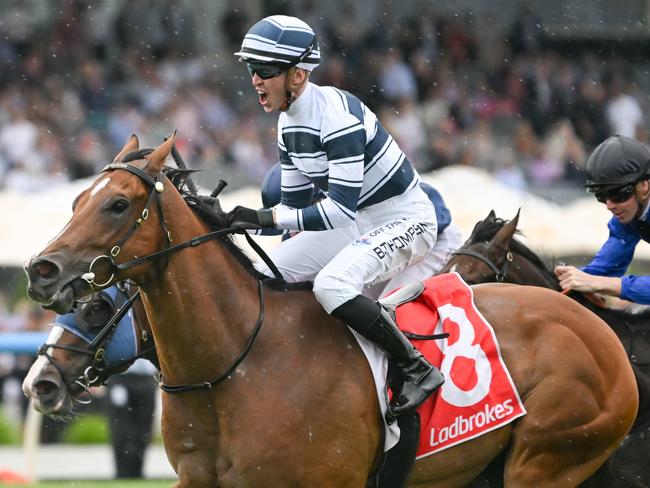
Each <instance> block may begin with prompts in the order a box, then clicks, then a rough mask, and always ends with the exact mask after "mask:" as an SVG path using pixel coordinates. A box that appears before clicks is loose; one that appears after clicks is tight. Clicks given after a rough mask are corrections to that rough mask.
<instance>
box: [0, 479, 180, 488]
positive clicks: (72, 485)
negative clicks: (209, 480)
mask: <svg viewBox="0 0 650 488" xmlns="http://www.w3.org/2000/svg"><path fill="white" fill-rule="evenodd" d="M174 483H175V480H107V481H97V480H93V481H84V480H73V481H42V482H39V483H32V484H3V483H1V482H0V487H2V488H5V487H15V488H18V487H20V488H170V487H171V486H172V485H173V484H174Z"/></svg>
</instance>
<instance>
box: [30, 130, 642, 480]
mask: <svg viewBox="0 0 650 488" xmlns="http://www.w3.org/2000/svg"><path fill="white" fill-rule="evenodd" d="M173 140H174V138H173V137H170V138H169V139H168V140H167V141H166V142H165V143H163V144H162V145H160V146H159V147H158V148H156V149H155V150H154V151H153V152H151V153H148V154H146V155H142V154H138V155H137V157H136V159H135V160H132V161H130V160H131V159H132V157H133V155H132V153H133V151H136V150H137V149H138V141H137V138H135V136H133V137H132V138H131V139H130V140H129V142H128V143H127V144H126V146H125V147H124V148H123V149H122V151H121V152H120V153H119V154H118V156H117V157H116V158H115V160H116V161H118V164H113V165H110V166H109V167H108V168H107V169H106V170H105V171H104V172H103V173H102V174H101V175H100V176H99V177H98V178H97V180H96V181H95V182H94V183H93V184H92V186H91V187H90V188H89V189H88V190H86V191H84V192H82V193H81V194H80V195H79V196H78V197H77V199H76V201H75V205H74V212H73V216H72V218H71V220H70V222H69V223H68V224H67V225H66V227H65V228H64V229H63V230H62V231H61V232H60V233H59V234H58V235H57V236H56V237H55V238H54V239H53V240H52V241H51V242H50V243H49V244H48V245H47V247H46V248H45V249H44V250H43V251H42V252H41V253H40V254H39V255H38V256H36V257H34V258H33V259H32V260H31V261H30V263H29V264H28V266H27V267H26V271H27V273H28V276H29V279H30V284H29V295H30V297H31V298H33V299H34V300H36V301H38V302H40V303H41V304H43V305H44V306H46V307H48V308H51V309H54V310H57V311H59V312H67V311H68V310H70V308H71V307H72V305H73V302H74V300H75V299H76V298H79V297H81V296H83V295H85V294H87V293H88V292H89V289H88V286H87V283H88V282H91V283H95V284H97V283H102V284H104V286H107V284H108V282H110V281H111V279H112V280H124V279H127V278H129V279H131V280H133V281H135V282H136V283H138V284H139V285H140V289H141V291H142V296H143V301H144V304H145V309H146V312H147V317H148V318H149V320H150V322H151V327H152V330H153V334H154V338H155V342H156V346H157V352H158V357H159V360H160V366H161V371H162V374H163V379H164V381H165V383H166V384H168V385H194V386H195V387H196V388H197V389H192V390H189V391H184V392H182V393H177V394H172V393H166V394H164V395H163V419H162V422H163V426H162V429H163V437H164V442H165V448H166V450H167V453H168V457H169V459H170V461H171V464H172V466H173V468H174V469H175V470H176V472H177V473H178V476H179V482H178V484H177V486H183V487H186V486H187V487H203V486H205V487H208V486H223V487H259V486H273V487H315V486H318V487H337V488H339V487H363V486H365V484H366V480H367V479H368V477H369V475H370V474H371V473H372V472H373V470H374V469H375V467H376V464H377V462H378V460H379V458H380V454H381V451H382V447H383V424H382V419H381V415H380V410H379V405H378V401H377V398H376V393H375V387H374V384H373V379H372V375H371V372H370V369H369V367H368V366H367V364H366V361H365V358H364V355H363V354H362V352H361V350H360V348H359V347H358V345H357V343H356V341H355V339H354V338H353V336H352V334H351V333H350V332H349V330H348V329H347V328H346V327H344V326H343V324H341V323H340V322H338V321H336V320H334V319H333V318H331V317H330V316H328V315H327V314H326V313H325V312H324V311H323V310H322V307H321V306H320V305H319V304H318V303H317V302H316V300H315V298H314V297H313V295H312V293H311V291H308V290H292V291H284V290H282V289H279V288H278V289H274V288H272V287H270V286H264V285H262V284H261V282H260V279H259V276H258V275H257V274H255V272H254V271H253V268H252V266H251V264H250V261H247V259H246V258H245V256H244V255H243V253H241V252H240V251H239V250H238V249H237V248H236V246H234V245H233V244H232V242H231V241H229V240H228V239H223V238H218V239H215V240H211V241H207V242H205V244H203V245H198V244H200V243H201V242H203V240H201V239H196V238H197V236H200V235H204V234H206V233H208V232H209V231H210V229H209V228H208V226H207V225H206V224H205V223H204V222H203V221H201V219H199V218H198V217H197V216H196V215H195V214H194V212H192V210H191V209H190V208H189V207H188V205H187V204H186V203H185V201H184V200H183V198H182V196H181V195H180V194H179V193H178V192H177V191H176V189H175V188H174V186H173V185H172V183H171V182H170V181H169V180H167V179H166V178H165V177H163V176H162V175H161V169H162V167H163V164H164V161H165V159H166V158H167V157H168V155H169V153H170V151H171V148H172V146H173ZM136 154H137V153H136ZM141 156H142V157H141ZM125 161H126V162H125ZM145 209H146V211H145ZM170 238H171V241H170ZM192 239H194V240H193V241H190V240H192ZM186 242H192V243H193V244H196V245H190V244H184V243H186ZM174 246H178V247H176V248H174ZM166 249H169V251H166ZM176 251H177V252H176ZM154 253H158V254H154ZM98 256H103V257H99V258H98ZM148 256H150V257H148ZM97 286H99V285H97ZM474 296H475V301H476V304H477V306H478V308H479V310H481V312H482V313H483V315H484V316H485V317H486V319H487V320H488V321H489V322H490V323H491V325H492V327H493V328H494V330H495V332H496V335H497V338H498V340H499V343H500V346H501V353H502V356H503V359H504V361H505V363H506V365H507V366H508V368H509V370H510V373H511V375H512V377H513V379H514V382H515V384H516V386H517V388H518V391H519V393H520V395H521V397H522V399H523V401H524V405H525V406H526V409H527V411H528V413H527V415H525V416H524V417H522V418H521V419H519V420H517V421H516V422H514V423H512V424H509V425H507V426H505V427H502V428H500V429H497V430H494V431H492V432H490V433H488V434H486V435H484V436H482V437H479V438H476V439H472V440H470V441H468V442H466V443H463V444H460V445H457V446H455V447H452V448H449V449H447V450H444V451H442V452H440V453H438V454H436V455H433V456H429V457H426V458H423V459H421V460H419V461H418V462H417V463H416V465H415V467H414V470H413V473H412V476H411V479H410V485H411V486H426V487H437V486H464V485H466V484H468V483H469V482H471V480H473V479H474V478H476V477H477V476H478V475H479V474H480V473H481V471H482V470H483V469H484V468H485V467H486V466H487V465H488V464H489V463H490V462H491V461H492V460H493V459H495V458H496V457H497V456H499V455H500V454H502V453H504V454H505V469H504V478H503V479H504V483H505V485H506V486H514V487H528V486H549V487H550V486H553V487H557V486H575V485H577V484H579V483H580V482H581V481H583V480H585V479H586V478H587V477H588V476H589V475H590V474H591V473H593V472H594V471H595V470H596V469H597V468H598V467H599V466H600V465H601V464H602V463H603V462H604V461H605V459H606V458H607V457H608V455H609V454H610V453H611V452H612V451H613V450H614V449H615V448H616V447H617V446H618V445H619V443H620V442H621V441H622V439H623V438H624V437H625V435H626V433H627V431H628V430H629V428H630V426H631V425H632V422H633V421H634V418H635V415H636V409H637V400H636V399H637V393H636V387H635V383H634V377H633V375H632V371H631V369H630V367H629V363H628V361H627V358H626V357H625V352H624V350H623V348H622V347H621V345H620V343H619V341H618V340H617V339H616V336H615V335H614V334H613V333H612V332H611V330H609V328H608V327H607V326H606V324H605V323H604V322H602V321H601V320H600V319H598V318H597V317H596V316H595V315H593V314H591V313H590V312H588V311H586V310H585V309H584V308H582V307H580V306H579V305H577V304H576V303H575V302H573V301H572V300H570V299H568V298H566V297H563V296H562V295H559V294H557V293H555V292H551V291H549V290H544V289H541V288H533V287H515V286H510V285H484V286H480V287H476V288H475V290H474ZM261 312H263V313H261ZM262 319H263V324H262ZM260 324H262V326H260ZM235 365H236V367H234V366H235ZM224 373H226V374H224ZM214 378H220V379H222V380H220V381H217V380H214ZM210 385H211V386H210ZM201 387H203V389H198V388H201ZM169 389H172V390H173V388H169ZM179 389H181V390H182V388H179Z"/></svg>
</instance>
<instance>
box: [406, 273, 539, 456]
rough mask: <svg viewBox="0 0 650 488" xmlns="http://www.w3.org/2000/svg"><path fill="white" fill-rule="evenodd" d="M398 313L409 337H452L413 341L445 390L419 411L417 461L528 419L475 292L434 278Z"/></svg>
mask: <svg viewBox="0 0 650 488" xmlns="http://www.w3.org/2000/svg"><path fill="white" fill-rule="evenodd" d="M396 313H397V323H398V324H399V326H400V328H401V329H402V330H404V331H408V332H414V333H416V334H425V335H430V334H440V333H443V332H447V333H449V337H448V338H446V339H440V340H429V341H420V340H413V341H412V342H413V345H414V346H415V347H417V348H418V349H419V350H420V351H422V353H423V354H424V355H425V357H426V358H427V359H428V360H429V361H430V362H431V363H432V364H435V365H437V366H438V367H439V368H440V370H441V371H442V373H443V374H444V375H445V384H444V385H443V386H442V387H441V388H440V389H438V391H436V392H435V393H434V394H433V395H432V396H431V397H430V398H428V399H427V400H426V401H425V402H424V403H423V404H422V405H421V406H420V407H419V409H418V412H419V414H420V423H421V427H420V444H419V447H418V452H417V457H418V458H421V457H425V456H428V455H430V454H433V453H435V452H438V451H441V450H443V449H446V448H448V447H451V446H455V445H457V444H460V443H461V442H464V441H466V440H469V439H473V438H475V437H478V436H480V435H481V434H484V433H486V432H489V431H491V430H494V429H496V428H498V427H501V426H503V425H505V424H507V423H509V422H512V421H513V420H515V419H516V418H518V417H521V416H522V415H525V414H526V409H525V408H524V405H523V403H522V402H521V399H520V398H519V394H518V393H517V390H516V388H515V386H514V383H513V381H512V378H511V377H510V374H509V373H508V370H507V369H506V365H505V364H504V362H503V359H502V358H501V352H500V350H499V345H498V344H497V340H496V336H495V334H494V330H493V329H492V327H491V326H490V324H489V323H488V322H487V321H486V320H485V318H483V316H482V315H481V313H480V312H479V311H478V309H477V308H476V306H475V305H474V299H473V294H472V289H471V288H470V287H469V286H468V285H467V284H466V283H465V282H464V281H463V280H462V278H461V277H460V276H459V275H458V274H457V273H447V274H442V275H438V276H434V277H432V278H429V279H428V280H426V281H425V290H424V292H423V293H422V294H421V295H420V296H419V297H418V298H416V299H415V300H413V301H411V302H408V303H405V304H403V305H400V306H398V307H397V309H396Z"/></svg>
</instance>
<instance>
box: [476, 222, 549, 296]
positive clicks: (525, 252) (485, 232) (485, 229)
mask: <svg viewBox="0 0 650 488" xmlns="http://www.w3.org/2000/svg"><path fill="white" fill-rule="evenodd" d="M506 223H507V221H505V220H503V219H501V218H498V217H496V218H494V219H490V218H488V219H485V220H481V221H479V222H477V224H476V225H475V226H474V229H473V230H472V234H471V235H470V237H469V239H468V241H467V243H466V244H465V245H464V246H463V247H469V246H470V245H472V244H476V243H480V242H486V241H489V240H490V239H492V238H493V237H494V236H495V235H496V233H497V232H499V231H500V230H501V229H502V228H503V226H504V225H506ZM515 234H521V232H520V231H519V230H518V229H517V230H516V231H515ZM510 245H511V250H512V251H513V252H515V253H516V254H519V255H520V256H522V257H524V258H525V259H526V260H528V261H530V262H531V263H532V264H533V265H534V266H535V267H536V268H537V269H538V270H539V271H540V272H541V273H542V274H543V275H544V276H545V277H546V278H547V279H548V282H549V283H556V284H557V289H558V290H559V288H560V287H559V282H558V279H557V277H556V276H555V273H553V272H552V271H551V269H550V268H549V266H548V265H547V264H546V263H545V262H544V261H542V259H541V258H540V257H539V256H538V255H537V254H535V253H534V252H533V251H531V250H530V249H529V248H528V247H527V246H526V245H525V244H524V243H523V242H521V241H520V240H519V239H517V238H516V237H513V238H512V241H511V242H510Z"/></svg>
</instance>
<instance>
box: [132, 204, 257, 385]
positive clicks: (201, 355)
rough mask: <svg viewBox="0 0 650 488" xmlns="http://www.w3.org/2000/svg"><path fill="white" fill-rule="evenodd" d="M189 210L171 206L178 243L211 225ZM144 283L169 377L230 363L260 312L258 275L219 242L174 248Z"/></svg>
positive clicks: (198, 375)
mask: <svg viewBox="0 0 650 488" xmlns="http://www.w3.org/2000/svg"><path fill="white" fill-rule="evenodd" d="M188 212H189V213H186V214H184V215H181V212H178V211H175V213H172V212H171V211H168V212H166V217H167V225H168V227H169V229H170V231H171V232H172V235H173V237H174V242H175V243H179V242H184V241H186V240H189V239H191V238H193V237H196V236H198V235H201V234H204V233H206V232H207V231H208V230H207V229H206V228H205V226H203V225H202V224H200V223H199V221H198V219H197V218H196V217H195V216H194V214H193V213H191V211H189V210H188ZM142 289H143V299H144V303H145V308H146V310H147V317H148V318H149V319H150V322H151V329H152V332H153V334H154V337H155V342H156V348H157V352H158V358H159V360H160V367H161V371H162V372H163V374H164V375H165V380H166V382H168V383H175V382H178V383H181V382H183V383H187V382H195V381H196V382H198V381H204V380H205V379H206V377H207V376H209V375H210V374H211V372H217V371H221V370H222V369H224V368H225V367H227V365H228V364H229V363H230V362H231V361H232V360H233V357H234V356H236V354H237V353H238V352H239V350H240V349H241V347H242V344H244V343H245V341H246V338H247V337H248V335H249V334H250V331H251V330H252V328H253V326H254V325H255V323H256V321H257V316H258V313H259V301H258V292H257V283H256V280H255V278H254V277H253V276H251V275H250V273H248V272H247V271H246V270H245V269H244V267H243V266H242V265H241V264H240V263H239V262H238V261H237V259H236V258H235V257H234V256H233V255H232V254H231V253H230V252H229V251H228V250H227V249H225V246H224V245H223V244H221V243H219V242H208V243H205V244H203V245H200V246H197V247H194V248H188V249H183V250H180V251H178V252H176V253H174V254H172V255H171V256H170V257H169V260H168V263H167V265H166V266H165V267H164V269H163V270H162V271H161V272H160V273H158V274H157V275H156V279H155V280H152V281H149V282H148V283H146V284H143V285H142Z"/></svg>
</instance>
